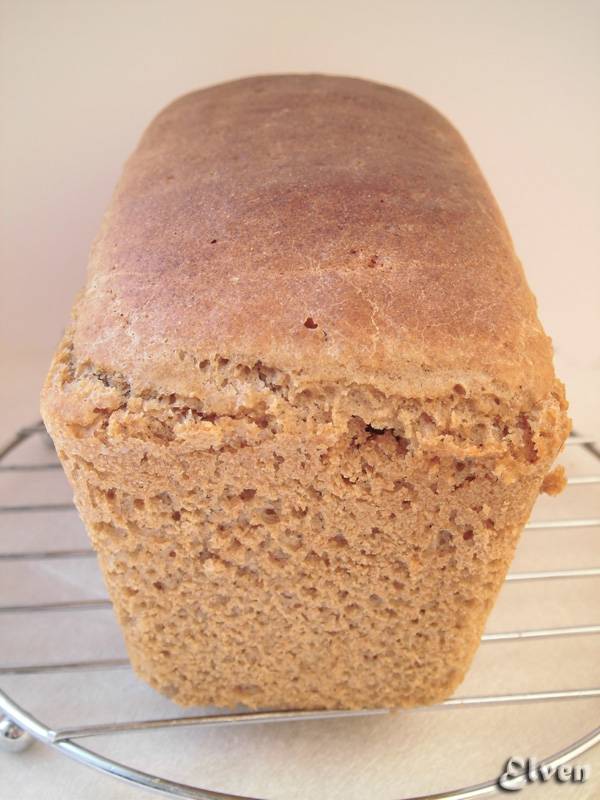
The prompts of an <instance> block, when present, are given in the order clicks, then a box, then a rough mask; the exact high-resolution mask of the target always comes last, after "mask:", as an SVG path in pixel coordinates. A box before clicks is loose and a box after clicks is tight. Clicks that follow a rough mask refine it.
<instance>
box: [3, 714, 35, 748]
mask: <svg viewBox="0 0 600 800" xmlns="http://www.w3.org/2000/svg"><path fill="white" fill-rule="evenodd" d="M32 742H33V736H32V735H31V734H30V733H27V731H24V730H23V728H19V726H18V725H17V724H16V723H15V722H13V721H12V719H10V718H9V717H5V716H3V715H2V714H0V751H3V752H5V753H20V752H21V751H22V750H25V749H26V748H27V747H29V745H30V744H31V743H32Z"/></svg>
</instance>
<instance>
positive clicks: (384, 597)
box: [42, 75, 569, 708]
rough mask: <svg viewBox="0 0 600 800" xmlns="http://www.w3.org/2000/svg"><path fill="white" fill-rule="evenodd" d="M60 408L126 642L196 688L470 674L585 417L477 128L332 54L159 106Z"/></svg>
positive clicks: (264, 702)
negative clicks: (344, 69) (579, 414)
mask: <svg viewBox="0 0 600 800" xmlns="http://www.w3.org/2000/svg"><path fill="white" fill-rule="evenodd" d="M42 409H43V416H44V420H45V422H46V425H47V428H48V430H49V432H50V434H51V435H52V437H53V439H54V442H55V444H56V448H57V451H58V454H59V456H60V458H61V460H62V463H63V464H64V467H65V470H66V472H67V475H68V476H69V479H70V481H71V483H72V485H73V489H74V493H75V500H76V504H77V507H78V509H79V511H80V513H81V516H82V517H83V520H84V522H85V524H86V527H87V530H88V531H89V535H90V537H91V540H92V543H93V545H94V547H95V549H96V550H97V552H98V557H99V560H100V564H101V567H102V570H103V573H104V576H105V579H106V583H107V586H108V589H109V592H110V595H111V598H112V601H113V604H114V608H115V612H116V614H117V616H118V619H119V622H120V624H121V626H122V629H123V633H124V636H125V640H126V643H127V647H128V651H129V655H130V658H131V661H132V664H133V666H134V668H135V670H136V672H137V673H138V674H139V675H140V676H141V677H143V678H144V679H145V680H147V681H148V682H149V683H150V684H151V685H152V686H154V687H156V688H157V689H158V690H160V691H161V692H164V693H166V694H167V695H169V696H170V697H172V698H173V699H174V700H176V701H177V702H178V703H181V704H183V705H191V704H202V705H204V704H215V705H218V706H233V705H235V704H237V703H244V704H246V705H249V706H253V707H259V706H279V707H302V708H314V707H324V708H337V707H348V708H355V707H365V706H368V707H375V706H412V705H415V704H423V703H432V702H435V701H437V700H440V699H442V698H445V697H446V696H448V695H449V694H451V693H452V691H453V690H454V688H455V687H456V686H457V684H458V683H459V682H460V681H461V680H462V678H463V676H464V674H465V671H466V669H467V668H468V665H469V663H470V661H471V658H472V656H473V654H474V652H475V650H476V648H477V645H478V642H479V640H480V636H481V632H482V629H483V626H484V623H485V620H486V617H487V615H488V612H489V611H490V608H491V606H492V604H493V602H494V599H495V597H496V594H497V592H498V590H499V588H500V586H501V584H502V581H503V579H504V576H505V573H506V571H507V568H508V566H509V564H510V562H511V559H512V557H513V553H514V549H515V545H516V542H517V539H518V538H519V534H520V532H521V530H522V528H523V525H524V524H525V522H526V520H527V518H528V516H529V513H530V510H531V507H532V505H533V502H534V500H535V498H536V496H537V494H538V492H539V491H540V488H541V487H542V483H543V481H544V479H545V477H546V476H547V474H548V472H549V470H550V468H551V464H552V462H553V460H554V458H555V456H556V454H557V452H558V451H559V449H560V447H561V446H562V444H563V442H564V439H565V437H566V435H567V433H568V427H569V423H568V419H567V416H566V402H565V399H564V392H563V387H562V385H561V384H560V383H559V382H558V381H557V380H556V379H555V376H554V371H553V367H552V350H551V343H550V340H549V339H548V338H547V336H546V335H545V334H544V331H543V330H542V327H541V325H540V323H539V321H538V319H537V314H536V304H535V300H534V297H533V296H532V293H531V292H530V290H529V288H528V287H527V284H526V281H525V278H524V275H523V271H522V269H521V266H520V264H519V261H518V260H517V258H516V256H515V253H514V250H513V246H512V243H511V240H510V237H509V234H508V232H507V230H506V227H505V224H504V222H503V219H502V217H501V214H500V212H499V210H498V207H497V205H496V203H495V201H494V199H493V197H492V195H491V194H490V191H489V189H488V187H487V185H486V183H485V181H484V179H483V177H482V175H481V173H480V171H479V169H478V167H477V165H476V164H475V162H474V160H473V157H472V156H471V154H470V152H469V150H468V149H467V147H466V145H465V144H464V142H463V140H462V139H461V137H460V135H459V134H458V133H457V132H456V131H455V130H454V128H453V127H452V126H451V125H450V124H449V123H448V122H447V121H446V120H445V119H444V118H443V117H442V116H440V114H439V113H437V112H436V111H435V110H434V109H432V108H431V107H430V106H428V105H427V104H425V103H424V102H422V101H421V100H419V99H417V98H415V97H413V96H412V95H410V94H407V93H406V92H403V91H400V90H398V89H394V88H390V87H388V86H382V85H378V84H375V83H370V82H367V81H362V80H356V79H350V78H337V77H326V76H319V75H291V76H268V77H257V78H250V79H246V80H239V81H235V82H232V83H226V84H223V85H220V86H216V87H213V88H210V89H205V90H202V91H198V92H194V93H192V94H189V95H187V96H185V97H182V98H181V99H179V100H177V101H176V102H174V103H173V104H172V105H170V106H169V107H168V108H167V109H165V110H164V111H163V112H162V113H161V114H159V116H158V117H157V118H156V119H155V120H154V121H153V122H152V124H151V125H150V127H149V128H148V130H147V131H146V132H145V134H144V136H143V138H142V140H141V142H140V144H139V146H138V148H137V150H136V151H135V152H134V154H133V155H132V156H131V158H130V160H129V161H128V163H127V165H126V167H125V170H124V173H123V176H122V178H121V180H120V182H119V185H118V187H117V189H116V192H115V194H114V197H113V200H112V202H111V205H110V207H109V209H108V211H107V214H106V216H105V219H104V222H103V225H102V228H101V231H100V234H99V236H98V238H97V240H96V242H95V244H94V247H93V249H92V253H91V259H90V265H89V271H88V278H87V284H86V287H85V289H84V291H83V293H82V294H81V295H80V297H79V299H78V300H77V303H76V305H75V309H74V312H73V319H72V323H71V325H70V327H69V329H68V331H67V333H66V335H65V337H64V340H63V342H62V344H61V346H60V348H59V350H58V353H57V355H56V357H55V359H54V362H53V364H52V367H51V369H50V373H49V376H48V379H47V382H46V385H45V388H44V392H43V399H42ZM550 483H551V484H552V485H553V486H554V485H555V483H556V481H551V482H550ZM547 485H550V484H547Z"/></svg>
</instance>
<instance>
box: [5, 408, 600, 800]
mask: <svg viewBox="0 0 600 800" xmlns="http://www.w3.org/2000/svg"><path fill="white" fill-rule="evenodd" d="M37 436H45V431H44V428H43V425H42V423H38V424H37V425H34V426H31V427H28V428H24V429H22V430H20V431H19V432H18V433H17V434H16V435H15V436H14V438H13V439H12V440H11V441H10V442H9V443H8V444H7V445H6V446H5V447H4V448H2V449H0V480H1V479H2V474H4V475H8V474H12V475H15V474H17V475H19V474H22V475H23V477H26V476H29V477H32V476H33V475H36V474H39V473H45V472H50V471H52V470H60V469H61V467H60V464H59V462H58V461H57V460H56V457H55V456H54V455H53V456H52V457H51V458H48V457H47V458H45V459H42V460H41V461H39V460H32V461H29V462H28V461H24V462H19V463H10V464H6V463H3V462H4V460H5V459H6V457H7V456H9V454H14V453H15V451H17V450H18V449H19V448H20V447H22V446H23V445H25V444H26V443H28V442H30V441H31V440H32V439H34V438H35V437H37ZM567 446H568V447H576V448H582V450H585V451H587V453H589V454H591V455H592V456H593V457H594V458H596V459H598V460H599V461H600V449H599V448H598V447H597V445H596V444H595V442H594V441H593V440H592V439H589V438H585V437H583V436H578V435H572V436H571V438H570V439H569V440H568V442H567ZM48 452H50V451H48ZM568 484H569V485H570V486H584V487H585V486H591V485H597V484H600V474H585V475H577V476H573V477H570V478H569V480H568ZM72 509H74V506H73V504H72V503H55V502H42V503H20V504H8V505H0V515H1V514H7V513H8V514H17V515H28V514H46V515H52V514H53V513H54V512H57V511H70V510H72ZM596 527H600V516H595V515H592V516H586V517H581V518H566V519H550V520H546V521H544V520H542V521H534V522H530V523H529V524H528V525H527V526H526V528H527V529H529V530H552V529H574V528H579V529H581V528H596ZM93 558H94V552H93V550H91V548H86V547H83V548H73V547H60V546H58V547H54V546H53V547H52V548H51V549H50V548H40V549H28V550H19V551H7V552H4V551H1V552H0V563H8V564H10V563H13V564H14V563H18V562H31V563H40V562H52V561H54V560H58V561H60V560H63V559H93ZM597 577H600V566H586V567H584V568H575V569H551V570H535V571H517V572H511V573H509V575H508V576H507V579H506V580H507V582H510V583H514V582H532V581H549V582H552V581H553V580H554V579H567V580H569V581H577V580H580V579H584V578H597ZM106 608H110V601H109V600H108V599H105V598H98V599H81V600H61V601H57V602H45V603H36V604H22V603H12V604H4V605H0V618H1V617H2V615H4V614H19V615H21V614H22V615H23V618H24V619H25V620H27V619H28V618H29V616H30V615H32V614H38V613H45V612H48V613H52V612H55V611H67V612H83V613H85V612H86V611H90V610H99V609H106ZM598 634H600V624H586V625H581V624H576V625H568V626H565V625H562V626H556V627H538V628H530V629H521V630H510V631H500V632H491V633H486V634H484V636H483V637H482V642H484V643H492V642H507V641H509V642H510V641H514V642H524V641H527V640H536V639H558V638H563V637H578V636H589V635H598ZM59 656H60V654H59ZM127 667H128V661H127V659H125V658H102V659H89V658H88V659H80V660H64V659H63V660H56V661H52V662H50V663H27V664H17V665H15V664H2V663H0V680H1V679H2V676H9V675H31V676H35V675H44V674H52V673H62V672H64V673H70V672H80V671H86V670H111V669H119V668H127ZM590 698H600V686H592V687H580V688H575V689H573V688H566V689H562V690H547V691H543V690H539V691H528V692H505V693H498V694H482V695H470V696H459V697H452V698H450V699H449V700H446V701H445V702H443V703H441V704H439V705H438V706H434V707H431V708H427V709H417V711H423V712H428V713H433V712H435V710H436V709H440V708H450V707H476V706H489V707H494V706H509V705H512V704H537V703H544V702H546V701H559V700H560V701H577V700H582V699H590ZM387 713H388V711H387V710H385V709H372V710H368V709H367V710H363V711H343V710H342V711H304V710H295V711H276V710H275V711H264V712H242V713H234V714H218V713H217V714H203V715H185V714H184V713H183V712H182V713H181V715H179V716H172V717H157V718H148V719H142V720H133V719H132V720H124V721H114V722H108V723H103V724H94V725H79V726H70V727H58V728H56V729H53V728H51V727H49V726H48V725H46V724H45V723H44V722H42V721H41V720H39V719H37V718H36V717H35V716H33V715H32V714H31V713H30V712H29V711H28V710H26V708H24V707H22V706H21V705H19V704H17V703H16V702H15V701H14V700H13V699H11V697H9V696H8V694H7V693H5V692H4V691H2V690H0V748H2V747H3V748H4V749H6V750H9V751H11V750H14V751H18V750H21V749H25V747H27V745H28V744H30V743H31V742H32V741H33V740H34V739H37V740H39V741H40V742H43V743H44V744H46V745H49V746H51V747H53V748H55V749H56V750H58V751H60V752H61V753H63V754H64V755H66V756H69V757H70V758H72V759H75V760H76V761H79V762H81V763H82V764H85V765H86V766H88V767H92V768H94V769H96V770H99V771H101V772H104V773H108V774H110V775H113V776H114V777H117V778H120V779H122V780H124V781H126V782H129V783H131V784H135V785H137V786H139V787H143V788H146V789H149V790H153V791H155V792H158V793H162V794H163V795H168V796H171V797H183V798H202V799H203V800H248V799H247V798H244V797H242V796H241V795H237V794H228V793H223V792H218V791H213V790H210V789H203V788H200V787H197V786H193V785H188V784H184V783H178V782H176V781H173V780H169V779H167V778H164V777H160V776H158V775H154V774H151V773H150V772H146V771H142V770H140V769H137V768H135V767H132V766H129V765H127V764H125V763H121V762H119V761H117V760H114V759H112V758H109V757H107V756H105V755H101V754H100V753H98V752H96V751H95V750H92V749H90V748H88V747H85V746H83V745H82V744H80V740H82V739H85V738H88V737H97V736H106V735H116V734H125V733H129V732H133V731H148V730H160V729H171V730H172V729H175V728H180V727H187V726H193V727H204V726H207V727H212V726H237V725H244V724H250V723H254V724H257V723H277V722H297V721H306V720H328V719H339V718H350V717H357V716H373V715H385V714H387ZM598 743H600V727H596V728H594V729H593V730H590V731H589V732H588V733H586V734H585V735H584V736H582V737H580V738H579V739H577V741H572V742H571V743H569V744H568V745H567V746H565V747H563V748H562V749H561V750H559V751H558V752H555V753H553V754H552V755H550V756H548V757H547V758H545V759H543V760H541V761H540V764H541V765H546V766H548V767H550V768H556V767H558V766H559V765H561V764H564V763H566V762H568V761H572V760H573V759H575V758H577V757H578V756H580V755H581V754H583V753H585V752H586V751H588V750H590V749H591V748H592V747H594V746H595V745H596V744H598ZM0 757H1V756H0ZM524 783H525V776H523V777H522V785H524ZM497 788H498V787H497V779H496V778H493V779H490V780H488V781H485V782H482V783H478V784H474V785H470V786H463V787H460V788H456V789H451V790H448V791H445V792H442V793H439V792H438V793H435V794H426V795H419V797H418V798H415V797H413V798H412V800H425V798H428V800H462V799H463V798H464V799H465V800H466V798H473V797H479V796H484V795H489V794H491V793H494V792H495V791H496V790H497ZM407 800H408V799H407Z"/></svg>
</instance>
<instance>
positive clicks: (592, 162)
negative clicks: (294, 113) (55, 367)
mask: <svg viewBox="0 0 600 800" xmlns="http://www.w3.org/2000/svg"><path fill="white" fill-rule="evenodd" d="M0 12H1V18H0V37H1V38H0V104H1V105H0V177H1V188H2V213H1V215H0V247H1V249H2V250H1V262H0V264H1V267H0V268H1V291H0V303H1V307H0V359H1V364H2V380H1V381H0V393H1V394H0V408H1V411H2V413H1V414H0V420H1V422H0V434H2V435H3V436H4V437H5V436H6V435H8V434H9V433H10V432H11V431H12V429H13V428H14V427H16V426H18V425H22V424H25V423H29V422H30V421H32V420H33V419H35V418H36V416H37V395H38V392H39V386H40V384H41V381H42V379H43V374H44V370H45V369H46V366H47V364H48V362H49V359H50V356H51V352H52V350H53V348H54V346H55V343H56V341H57V340H58V337H59V335H60V332H61V329H62V327H63V325H64V323H65V321H66V319H67V315H68V309H69V307H70V305H71V302H72V299H73V296H74V294H75V292H76V291H77V289H78V288H79V287H80V285H81V284H82V281H83V276H84V270H85V264H86V257H87V251H88V248H89V246H90V243H91V240H92V238H93V236H94V234H95V231H96V229H97V227H98V224H99V221H100V218H101V214H102V212H103V209H104V208H105V207H106V205H107V203H108V200H109V197H110V193H111V191H112V187H113V186H114V183H115V181H116V179H117V177H118V174H119V172H120V169H121V166H122V164H123V161H124V160H125V158H126V157H127V155H128V154H129V152H130V151H131V150H132V148H133V147H134V146H135V144H136V141H137V139H138V138H139V136H140V134H141V132H142V130H143V129H144V127H145V126H146V125H147V123H148V122H149V121H150V119H151V118H152V117H153V116H154V115H155V114H156V113H157V112H158V111H159V110H160V108H161V107H162V106H164V105H165V104H166V103H168V102H169V101H171V100H172V99H173V98H174V97H176V96H177V95H179V94H182V93H184V92H188V91H190V90H192V89H194V88H198V87H202V86H206V85H209V84H212V83H215V82H219V81H223V80H227V79H230V78H236V77H240V76H244V75H248V74H256V73H269V72H288V71H291V72H302V71H322V72H329V73H340V74H348V75H356V76H361V77H366V78H371V79H374V80H380V81H383V82H387V83H390V84H394V85H398V86H401V87H404V88H406V89H409V90H410V91H412V92H414V93H416V94H418V95H421V96H422V97H423V98H425V99H426V100H428V101H429V102H431V103H432V104H433V105H435V106H436V107H437V108H439V109H440V110H441V111H442V112H444V113H445V114H446V115H447V116H448V117H449V118H450V120H451V121H452V122H453V123H454V124H455V125H456V127H457V128H458V129H459V130H460V131H461V132H462V134H463V135H464V136H465V138H466V140H467V142H468V143H469V145H470V146H471V148H472V150H473V152H474V154H475V156H476V158H477V160H478V161H479V163H480V164H481V166H482V169H483V171H484V173H485V175H486V176H487V178H488V180H489V182H490V184H491V187H492V190H493V192H494V193H495V195H496V197H497V199H498V201H499V204H500V206H501V208H502V209H503V211H504V213H505V216H506V218H507V221H508V224H509V228H510V229H511V232H512V234H513V237H514V239H515V243H516V247H517V250H518V252H519V255H520V256H521V258H522V260H523V262H524V265H525V269H526V272H527V275H528V278H529V281H530V284H531V286H532V288H533V290H534V292H535V293H536V295H537V297H538V300H539V306H540V315H541V318H542V320H543V322H544V324H545V327H546V329H547V331H548V333H549V334H550V335H551V336H552V337H553V340H554V343H555V348H556V352H557V365H558V370H559V373H560V374H561V376H562V377H563V378H564V380H565V381H566V383H567V387H568V390H569V394H570V398H571V401H572V408H573V417H574V420H575V424H576V426H577V427H578V428H580V429H581V430H583V431H586V432H588V433H594V432H595V433H600V414H598V411H599V405H600V404H599V402H598V398H599V397H600V270H599V266H600V265H599V256H600V225H599V224H598V223H599V220H600V147H599V142H600V3H599V2H596V1H590V0H571V2H567V0H564V1H561V2H557V1H556V0H502V1H501V2H492V0H453V2H444V1H443V0H437V1H436V0H418V1H414V2H413V1H410V2H402V1H401V0H400V1H399V0H396V2H385V1H384V0H370V1H369V2H352V1H351V0H345V2H344V1H343V0H335V2H333V1H332V2H325V0H320V2H315V1H314V0H303V2H297V3H292V2H285V0H279V2H276V1H275V0H271V1H268V0H251V1H248V2H243V0H239V1H238V2H228V0H220V2H198V1H197V0H196V1H193V0H103V1H102V2H101V1H100V0H87V2H86V1H82V0H79V1H78V2H71V1H69V0H53V2H49V1H48V0H25V1H24V0H13V1H10V0H3V1H2V2H0ZM46 759H47V768H48V770H50V767H51V762H52V757H51V756H50V755H48V756H47V757H46ZM595 763H596V764H597V767H596V769H597V771H598V772H600V761H599V760H598V758H597V756H596V762H595ZM2 767H3V762H0V776H1V775H2ZM29 768H30V769H31V773H30V774H31V780H32V781H37V780H43V778H44V775H47V774H51V773H49V772H48V773H46V772H44V769H41V768H35V766H34V762H33V761H30V762H29ZM15 769H17V768H16V767H15ZM65 769H66V768H65ZM69 769H70V767H69ZM73 769H75V770H77V769H78V768H76V767H73ZM17 774H18V773H16V772H15V773H13V775H17ZM78 774H79V773H78ZM1 780H2V779H1V778H0V797H1V798H4V796H5V795H3V794H2V783H1ZM29 785H31V784H29ZM40 785H41V784H40ZM96 785H97V786H98V787H103V788H105V787H106V783H105V782H104V781H102V782H98V783H97V784H96V783H95V782H94V779H93V776H92V777H90V778H88V779H87V782H86V783H85V786H86V787H87V788H86V793H85V795H83V794H80V795H78V797H83V796H85V797H90V798H91V797H94V798H95V797H101V796H102V797H104V796H106V795H105V794H104V792H102V790H101V789H100V788H98V789H97V790H96V789H95V788H94V787H95V786H96ZM546 789H547V787H546ZM548 791H550V790H548ZM573 791H574V794H573V797H576V798H581V800H583V797H584V793H583V792H581V791H580V792H579V793H578V792H577V791H575V790H573ZM568 792H569V790H566V791H565V792H563V793H562V794H561V796H562V797H567V796H569V797H570V796H571V795H570V794H568ZM42 794H43V796H44V797H47V798H52V800H54V797H57V798H58V797H59V796H60V797H65V798H66V800H69V798H68V795H62V794H61V795H59V794H56V795H55V794H52V792H51V790H50V789H48V787H45V789H44V792H43V793H42ZM15 796H16V795H15V794H14V791H13V792H12V794H11V795H10V797H15ZM34 796H36V795H35V794H28V793H26V791H25V789H24V788H23V790H22V793H21V794H20V797H23V798H25V797H34ZM73 796H75V795H73ZM119 796H120V795H119ZM123 796H125V795H123ZM131 796H132V797H133V795H131ZM532 796H533V793H532ZM540 796H542V795H540ZM543 796H544V797H547V796H550V795H549V794H546V795H543ZM7 797H8V795H7ZM127 797H129V794H127Z"/></svg>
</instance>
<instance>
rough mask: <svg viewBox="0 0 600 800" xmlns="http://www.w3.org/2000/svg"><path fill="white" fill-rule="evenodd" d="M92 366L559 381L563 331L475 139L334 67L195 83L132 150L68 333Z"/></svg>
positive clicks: (304, 376) (533, 390)
mask: <svg viewBox="0 0 600 800" xmlns="http://www.w3.org/2000/svg"><path fill="white" fill-rule="evenodd" d="M70 336H71V338H72V343H73V351H74V356H75V359H76V361H77V362H78V363H79V364H85V363H89V364H92V365H93V366H94V368H95V369H97V370H101V371H106V372H111V373H119V374H122V375H126V376H127V378H128V380H129V381H130V384H131V386H132V389H133V388H134V387H135V390H136V391H139V392H143V391H144V390H145V389H146V388H147V387H152V388H153V390H155V391H156V390H157V389H158V390H159V391H165V392H178V393H180V394H182V395H187V396H194V395H196V394H197V393H198V392H199V391H201V384H202V381H203V376H202V373H201V371H200V370H198V369H196V367H197V365H198V364H199V363H201V362H202V361H203V360H205V359H214V358H216V357H223V358H229V359H235V360H236V361H237V362H240V363H246V364H255V363H257V362H259V361H260V362H262V363H264V364H267V365H269V366H270V367H272V368H275V369H280V370H286V371H289V372H291V373H294V374H295V375H296V376H297V378H298V379H299V380H302V381H304V382H307V383H310V382H314V381H322V380H327V381H340V382H343V383H344V384H345V385H351V384H354V383H357V384H364V383H368V384H369V385H371V386H373V387H375V388H379V389H381V390H382V391H384V392H385V393H386V394H387V393H389V392H390V391H392V390H393V391H394V393H398V394H403V395H406V396H412V397H422V396H428V395H436V394H438V393H439V392H442V391H446V390H447V386H448V383H449V382H457V381H460V383H461V384H463V385H465V386H467V387H473V388H475V387H476V386H480V387H481V386H489V385H490V383H492V384H493V385H495V386H496V387H498V388H499V389H500V390H501V391H503V392H505V393H511V394H513V395H514V396H515V399H516V401H517V402H518V403H519V405H521V406H526V405H529V404H532V403H535V402H538V401H539V400H540V399H541V398H543V397H545V396H546V395H547V394H548V392H550V391H551V389H552V381H553V369H552V353H551V344H550V340H549V339H548V338H547V337H546V336H545V334H544V332H543V330H542V328H541V326H540V323H539V321H538V319H537V314H536V304H535V300H534V298H533V295H532V294H531V292H530V290H529V288H528V286H527V283H526V281H525V277H524V275H523V271H522V269H521V266H520V264H519V261H518V260H517V258H516V256H515V253H514V250H513V246H512V243H511V239H510V236H509V234H508V232H507V229H506V226H505V224H504V221H503V219H502V216H501V214H500V212H499V210H498V207H497V205H496V203H495V201H494V199H493V197H492V195H491V193H490V191H489V188H488V187H487V185H486V183H485V180H484V179H483V177H482V175H481V173H480V171H479V169H478V167H477V165H476V163H475V161H474V159H473V157H472V155H471V154H470V152H469V150H468V148H467V146H466V145H465V143H464V141H463V140H462V138H461V137H460V135H459V134H458V133H457V132H456V130H455V129H454V128H453V127H452V126H451V125H450V124H449V123H448V121H447V120H446V119H444V117H442V116H441V115H440V114H439V113H438V112H437V111H435V110H434V109H432V108H431V107H430V106H428V105H427V104H426V103H424V102H422V101H421V100H419V99H417V98H416V97H414V96H412V95H410V94H408V93H406V92H403V91H400V90H398V89H394V88H391V87H388V86H383V85H379V84H375V83H371V82H368V81H363V80H357V79H354V78H338V77H329V76H322V75H282V76H266V77H255V78H248V79H245V80H239V81H234V82H231V83H225V84H222V85H220V86H215V87H213V88H209V89H204V90H202V91H198V92H194V93H192V94H189V95H186V96H184V97H182V98H180V99H179V100H177V101H176V102H174V103H173V104H172V105H170V106H169V107H168V108H166V109H165V110H164V111H163V112H162V113H160V114H159V115H158V117H157V118H156V119H155V120H154V121H153V122H152V124H151V125H150V127H149V128H148V129H147V131H146V133H145V134H144V136H143V138H142V140H141V142H140V144H139V146H138V148H137V150H136V151H135V152H134V154H133V155H132V156H131V158H130V159H129V161H128V163H127V165H126V167H125V170H124V173H123V176H122V178H121V180H120V182H119V184H118V186H117V189H116V191H115V194H114V197H113V200H112V202H111V205H110V207H109V209H108V211H107V213H106V216H105V219H104V222H103V225H102V229H101V231H100V234H99V236H98V239H97V241H96V243H95V245H94V247H93V249H92V254H91V261H90V267H89V272H88V281H87V286H86V288H85V290H84V292H83V293H82V295H81V297H80V299H79V301H78V303H77V305H76V308H75V311H74V324H73V327H72V331H71V334H70Z"/></svg>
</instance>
